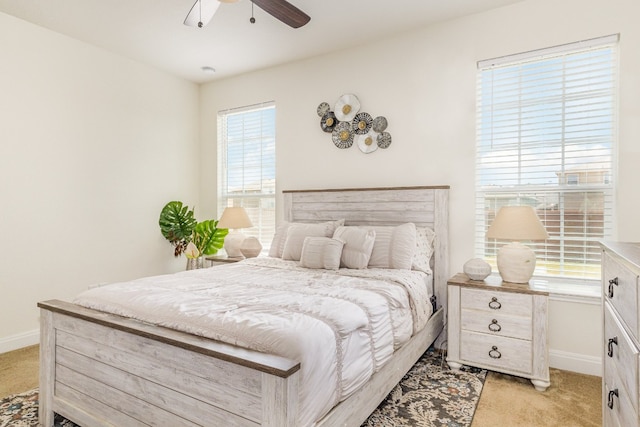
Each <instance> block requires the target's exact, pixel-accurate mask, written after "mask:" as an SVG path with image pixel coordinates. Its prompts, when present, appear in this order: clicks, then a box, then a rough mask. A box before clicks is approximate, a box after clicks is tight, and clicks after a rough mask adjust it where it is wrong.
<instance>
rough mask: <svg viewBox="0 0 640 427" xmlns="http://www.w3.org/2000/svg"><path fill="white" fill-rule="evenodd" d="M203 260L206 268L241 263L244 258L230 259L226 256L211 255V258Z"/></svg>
mask: <svg viewBox="0 0 640 427" xmlns="http://www.w3.org/2000/svg"><path fill="white" fill-rule="evenodd" d="M204 259H205V260H206V261H207V267H213V266H214V265H217V264H226V263H230V262H238V261H242V260H243V259H244V258H232V257H226V256H216V255H212V256H208V257H205V258H204Z"/></svg>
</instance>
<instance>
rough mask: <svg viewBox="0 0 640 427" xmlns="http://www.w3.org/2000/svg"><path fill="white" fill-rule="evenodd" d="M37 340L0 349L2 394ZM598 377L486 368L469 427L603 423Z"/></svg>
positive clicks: (30, 370) (21, 385)
mask: <svg viewBox="0 0 640 427" xmlns="http://www.w3.org/2000/svg"><path fill="white" fill-rule="evenodd" d="M38 356H39V355H38V346H33V347H26V348H23V349H20V350H16V351H12V352H9V353H4V354H0V379H1V380H0V397H5V396H8V395H10V394H16V393H22V392H25V391H28V390H31V389H34V388H36V387H37V386H38ZM600 393H601V381H600V377H594V376H590V375H582V374H576V373H573V372H568V371H560V370H558V369H552V370H551V387H549V389H548V390H547V391H546V392H544V393H540V392H537V391H536V390H535V389H534V388H533V386H532V385H531V383H530V382H529V381H528V380H525V379H522V378H518V377H512V376H509V375H503V374H498V373H495V372H490V373H489V375H487V380H486V382H485V384H484V388H483V389H482V394H481V395H480V402H479V403H478V408H477V409H476V413H475V416H474V418H473V423H472V424H471V427H496V426H509V427H516V426H517V427H538V426H539V427H551V426H553V427H555V426H561V427H578V426H580V427H582V426H584V427H590V426H599V425H601V424H602V422H601V420H602V415H601V414H602V404H601V394H600Z"/></svg>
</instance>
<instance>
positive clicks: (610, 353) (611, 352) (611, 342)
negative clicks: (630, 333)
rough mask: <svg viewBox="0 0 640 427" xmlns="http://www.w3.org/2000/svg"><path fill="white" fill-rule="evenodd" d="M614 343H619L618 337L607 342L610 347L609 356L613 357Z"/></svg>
mask: <svg viewBox="0 0 640 427" xmlns="http://www.w3.org/2000/svg"><path fill="white" fill-rule="evenodd" d="M614 344H615V345H618V337H613V338H609V344H607V347H609V349H608V350H607V356H609V357H613V345H614Z"/></svg>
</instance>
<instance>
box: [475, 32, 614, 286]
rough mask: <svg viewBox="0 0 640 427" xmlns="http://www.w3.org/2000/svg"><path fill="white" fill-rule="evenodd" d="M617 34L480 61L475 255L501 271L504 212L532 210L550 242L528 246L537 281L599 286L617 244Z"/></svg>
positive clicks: (530, 243)
mask: <svg viewBox="0 0 640 427" xmlns="http://www.w3.org/2000/svg"><path fill="white" fill-rule="evenodd" d="M617 40H618V37H617V35H616V36H608V37H603V38H599V39H594V40H588V41H585V42H578V43H573V44H570V45H564V46H558V47H554V48H550V49H543V50H540V51H535V52H528V53H526V54H520V55H514V56H510V57H503V58H499V59H497V60H488V61H481V62H479V63H478V69H479V70H478V81H477V89H478V92H477V102H478V105H477V140H476V144H477V145H476V149H477V151H476V221H475V222H476V239H475V240H476V254H477V255H478V256H480V257H482V258H484V259H486V260H487V261H489V262H490V263H491V262H493V266H494V271H495V266H496V264H495V254H496V252H497V249H498V248H499V247H500V246H501V245H502V244H503V243H505V242H499V241H498V242H496V241H495V240H493V239H487V238H486V237H485V234H486V230H487V228H488V226H489V225H490V224H491V221H492V220H493V218H494V216H495V214H496V212H497V210H498V209H499V208H500V207H501V206H505V205H531V206H533V207H535V208H536V211H537V213H538V216H539V217H540V219H541V220H542V223H543V224H544V225H545V227H546V229H547V231H548V233H549V236H550V237H549V239H548V240H546V241H544V242H527V244H528V245H529V246H530V247H531V248H532V249H534V251H535V252H536V255H537V264H536V271H535V273H534V274H535V275H536V276H537V277H541V276H543V277H547V278H552V277H562V278H575V279H600V249H599V246H598V243H597V242H598V240H602V239H606V238H610V237H611V235H612V222H613V195H614V185H615V182H614V177H615V173H614V171H613V168H614V164H615V163H614V155H615V148H616V114H615V113H616V108H615V104H616V87H617V82H616V79H617V72H616V64H617V59H616V45H617Z"/></svg>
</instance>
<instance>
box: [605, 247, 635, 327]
mask: <svg viewBox="0 0 640 427" xmlns="http://www.w3.org/2000/svg"><path fill="white" fill-rule="evenodd" d="M602 265H603V269H604V273H603V279H604V280H603V283H602V285H603V290H602V291H603V294H604V296H605V299H606V300H607V301H609V302H611V305H613V307H614V308H615V310H616V311H617V312H618V313H619V314H620V317H621V318H622V321H623V322H624V323H625V324H626V326H627V327H628V328H629V330H630V331H631V334H632V335H633V336H634V337H635V338H636V339H637V338H638V276H637V275H636V274H634V273H633V272H632V271H631V270H629V269H628V268H627V267H626V266H624V265H623V264H621V263H620V262H618V261H617V260H615V259H614V258H613V257H611V256H610V255H609V254H608V253H606V252H605V253H604V256H603V259H602Z"/></svg>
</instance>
